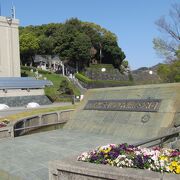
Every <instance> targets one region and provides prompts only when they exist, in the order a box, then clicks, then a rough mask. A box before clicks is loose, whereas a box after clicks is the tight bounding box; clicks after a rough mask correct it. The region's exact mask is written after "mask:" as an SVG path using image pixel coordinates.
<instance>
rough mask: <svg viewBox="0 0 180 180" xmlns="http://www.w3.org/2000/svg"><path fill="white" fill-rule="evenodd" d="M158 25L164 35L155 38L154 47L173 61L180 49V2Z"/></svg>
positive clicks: (173, 6)
mask: <svg viewBox="0 0 180 180" xmlns="http://www.w3.org/2000/svg"><path fill="white" fill-rule="evenodd" d="M156 25H157V27H158V29H159V30H160V32H161V33H163V35H164V37H163V38H161V37H160V38H159V37H158V38H154V40H153V43H154V49H155V50H156V51H157V53H158V54H160V55H162V56H163V57H165V58H166V60H168V61H172V60H174V57H175V55H176V52H177V50H178V49H180V4H177V3H176V4H173V5H172V7H171V10H170V11H169V16H168V18H165V17H161V18H160V19H159V20H157V21H156Z"/></svg>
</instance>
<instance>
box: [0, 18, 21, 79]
mask: <svg viewBox="0 0 180 180" xmlns="http://www.w3.org/2000/svg"><path fill="white" fill-rule="evenodd" d="M18 26H19V20H17V19H12V18H7V17H3V16H0V77H20V51H19V30H18Z"/></svg>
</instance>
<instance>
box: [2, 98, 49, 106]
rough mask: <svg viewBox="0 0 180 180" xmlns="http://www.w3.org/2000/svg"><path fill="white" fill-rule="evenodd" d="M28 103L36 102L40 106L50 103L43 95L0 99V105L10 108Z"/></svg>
mask: <svg viewBox="0 0 180 180" xmlns="http://www.w3.org/2000/svg"><path fill="white" fill-rule="evenodd" d="M30 102H36V103H38V104H40V105H46V104H51V103H52V102H51V101H50V100H49V99H48V98H47V96H45V95H38V96H14V97H0V104H6V105H8V106H10V107H20V106H26V105H27V104H28V103H30Z"/></svg>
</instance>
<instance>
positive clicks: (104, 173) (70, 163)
mask: <svg viewBox="0 0 180 180" xmlns="http://www.w3.org/2000/svg"><path fill="white" fill-rule="evenodd" d="M178 177H179V175H175V174H167V173H158V172H153V171H149V170H142V169H132V168H117V167H112V166H109V165H97V164H92V163H88V162H78V161H77V160H75V158H74V159H73V158H72V159H68V160H64V161H63V160H62V161H54V162H50V163H49V180H58V179H59V180H60V179H62V180H110V179H111V180H120V179H123V180H139V179H141V180H152V179H156V180H167V179H171V180H177V179H178Z"/></svg>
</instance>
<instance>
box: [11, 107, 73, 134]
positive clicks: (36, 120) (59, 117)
mask: <svg viewBox="0 0 180 180" xmlns="http://www.w3.org/2000/svg"><path fill="white" fill-rule="evenodd" d="M72 111H74V109H69V110H63V111H55V112H50V113H44V114H39V115H33V116H29V117H26V118H24V119H20V120H18V121H17V122H16V123H15V124H14V126H13V132H14V135H13V136H14V137H16V136H20V135H23V134H27V133H28V132H30V131H32V130H35V129H38V128H41V127H46V126H51V125H58V124H64V123H66V122H67V121H68V120H69V119H70V113H71V112H72ZM67 114H68V116H67ZM64 115H65V116H64Z"/></svg>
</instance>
